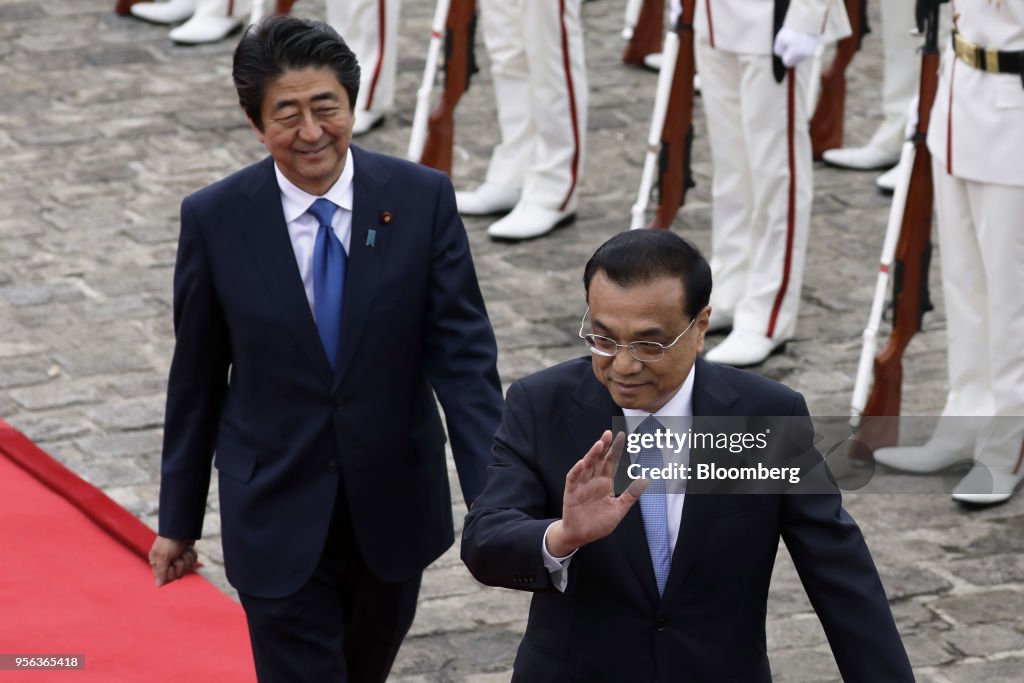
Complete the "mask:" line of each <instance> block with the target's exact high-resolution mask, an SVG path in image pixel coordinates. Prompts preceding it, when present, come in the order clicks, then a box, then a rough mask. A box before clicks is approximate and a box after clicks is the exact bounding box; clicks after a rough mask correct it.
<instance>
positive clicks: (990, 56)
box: [985, 47, 999, 74]
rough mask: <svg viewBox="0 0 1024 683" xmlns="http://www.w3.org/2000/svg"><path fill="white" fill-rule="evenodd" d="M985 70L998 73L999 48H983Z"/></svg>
mask: <svg viewBox="0 0 1024 683" xmlns="http://www.w3.org/2000/svg"><path fill="white" fill-rule="evenodd" d="M985 71H988V72H990V73H994V74H997V73H999V50H995V49H993V48H990V47H987V48H985Z"/></svg>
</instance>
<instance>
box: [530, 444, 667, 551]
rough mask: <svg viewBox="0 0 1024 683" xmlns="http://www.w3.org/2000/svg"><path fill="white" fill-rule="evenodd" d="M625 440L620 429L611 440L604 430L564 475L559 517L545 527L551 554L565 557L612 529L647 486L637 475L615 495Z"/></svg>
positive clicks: (645, 481) (600, 537)
mask: <svg viewBox="0 0 1024 683" xmlns="http://www.w3.org/2000/svg"><path fill="white" fill-rule="evenodd" d="M625 441H626V437H625V435H624V434H623V433H622V432H619V434H618V435H617V436H616V437H615V440H614V441H613V440H612V433H611V432H610V431H606V432H605V433H604V434H602V435H601V439H600V440H599V441H598V442H597V443H595V444H594V446H593V447H592V448H591V449H590V450H589V451H588V452H587V454H586V455H584V456H583V458H582V459H581V460H580V461H579V462H577V463H576V464H575V465H573V468H572V469H571V470H569V474H567V475H566V476H565V494H564V495H563V497H562V519H560V520H559V521H557V522H555V523H554V524H552V525H551V526H550V527H549V528H548V535H547V546H548V552H549V553H551V554H552V555H553V556H554V557H565V556H566V555H568V554H569V553H571V552H572V551H574V550H576V549H577V548H579V547H581V546H584V545H586V544H588V543H593V542H594V541H596V540H599V539H602V538H604V537H605V536H607V535H608V534H610V533H611V532H613V531H615V527H617V526H618V525H619V522H621V521H622V518H623V517H625V516H626V513H627V512H629V508H631V507H633V504H634V503H636V501H638V500H639V499H640V494H641V493H643V492H644V489H646V488H647V480H646V479H637V480H635V481H633V482H631V483H630V485H629V487H628V488H627V489H626V490H625V491H624V492H623V493H622V495H620V496H619V497H617V498H616V497H615V489H614V480H615V470H616V468H617V467H618V465H619V456H620V455H622V445H623V444H624V443H625Z"/></svg>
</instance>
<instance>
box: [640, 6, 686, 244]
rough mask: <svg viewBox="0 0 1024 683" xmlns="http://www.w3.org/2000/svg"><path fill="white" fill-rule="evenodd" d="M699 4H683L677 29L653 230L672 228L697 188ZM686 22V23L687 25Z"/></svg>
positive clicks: (659, 158) (659, 164) (662, 138)
mask: <svg viewBox="0 0 1024 683" xmlns="http://www.w3.org/2000/svg"><path fill="white" fill-rule="evenodd" d="M695 5H696V0H683V12H682V15H681V16H680V18H679V23H678V25H677V27H676V33H677V34H678V36H679V52H678V56H677V57H676V69H675V72H674V74H673V76H672V90H671V93H670V94H669V100H668V110H667V112H666V114H665V127H664V128H663V129H662V134H661V153H660V155H659V157H658V180H657V186H658V208H657V209H656V210H655V212H654V219H653V220H652V221H651V226H650V227H652V228H669V227H671V225H672V221H673V219H675V217H676V214H677V213H678V212H679V207H681V206H682V205H683V202H684V201H686V191H687V190H688V189H690V188H691V187H693V186H694V184H695V183H694V182H693V173H692V170H691V167H690V152H691V147H692V145H693V77H694V74H695V73H696V63H695V61H694V49H695V46H694V36H693V16H694V11H695V9H696V8H695ZM684 22H685V23H684Z"/></svg>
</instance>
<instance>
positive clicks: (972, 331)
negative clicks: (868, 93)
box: [932, 65, 1024, 470]
mask: <svg viewBox="0 0 1024 683" xmlns="http://www.w3.org/2000/svg"><path fill="white" fill-rule="evenodd" d="M961 66H962V65H961ZM932 172H933V178H934V181H935V206H936V209H937V219H938V220H937V222H938V233H939V253H940V257H941V267H942V287H943V293H944V295H945V302H946V317H947V335H948V337H949V341H948V344H949V357H948V363H949V396H948V398H947V401H946V407H945V408H944V409H943V412H942V414H943V417H944V418H947V417H950V416H967V417H975V418H979V417H990V416H992V417H995V419H994V420H964V421H957V420H949V421H948V422H949V424H950V425H952V426H953V427H954V430H953V431H954V432H957V433H958V434H959V436H963V437H968V438H967V439H965V440H966V441H968V442H970V441H971V440H973V441H974V443H973V446H974V456H975V459H976V460H977V461H978V462H981V463H982V464H984V465H987V466H988V467H994V468H1002V469H1009V470H1014V469H1019V468H1020V467H1021V466H1022V463H1021V457H1022V452H1021V447H1022V441H1024V419H1021V418H1020V416H1024V296H1021V293H1020V289H1021V284H1022V283H1024V226H1022V224H1021V217H1022V216H1024V187H1020V186H1012V185H997V184H993V183H982V182H975V181H971V180H963V179H961V178H957V177H955V176H952V175H950V174H948V173H947V172H946V169H945V167H944V166H943V165H942V164H940V163H939V162H937V161H935V160H933V161H932ZM1014 416H1017V417H1018V419H1011V418H1012V417H1014ZM968 430H969V431H970V432H971V433H970V434H965V432H967V431H968ZM937 431H938V430H937ZM942 431H943V432H944V434H950V430H942ZM979 431H980V433H978V432H979ZM953 438H955V437H953ZM965 445H967V446H969V445H970V444H969V443H968V444H965Z"/></svg>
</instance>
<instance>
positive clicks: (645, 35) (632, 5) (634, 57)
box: [622, 0, 665, 66]
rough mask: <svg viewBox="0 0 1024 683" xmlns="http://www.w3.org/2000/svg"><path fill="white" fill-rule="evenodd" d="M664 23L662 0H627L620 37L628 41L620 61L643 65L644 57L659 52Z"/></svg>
mask: <svg viewBox="0 0 1024 683" xmlns="http://www.w3.org/2000/svg"><path fill="white" fill-rule="evenodd" d="M664 25H665V2H664V0H629V2H628V3H626V17H625V27H624V28H623V29H622V37H623V39H625V40H626V41H628V42H627V43H626V47H625V49H624V50H623V51H622V61H623V62H625V63H626V64H634V65H636V66H643V64H644V57H646V56H647V55H649V54H654V53H655V52H661V51H662V42H661V32H662V29H663V27H664Z"/></svg>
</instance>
